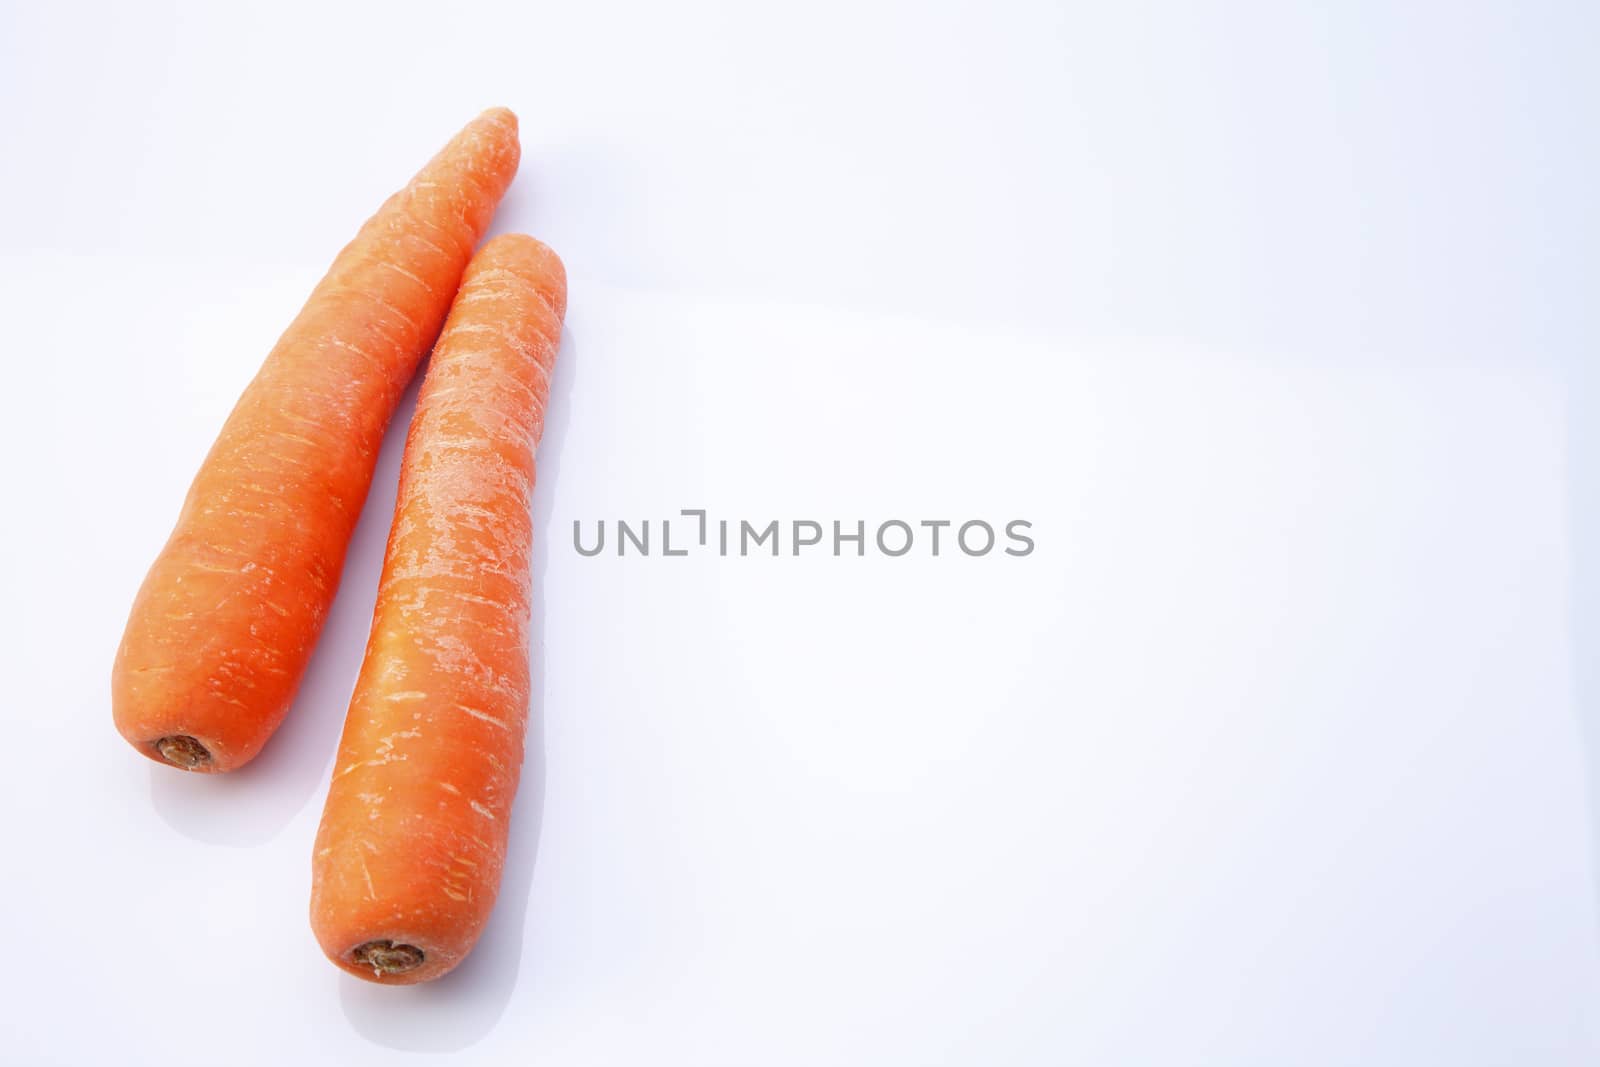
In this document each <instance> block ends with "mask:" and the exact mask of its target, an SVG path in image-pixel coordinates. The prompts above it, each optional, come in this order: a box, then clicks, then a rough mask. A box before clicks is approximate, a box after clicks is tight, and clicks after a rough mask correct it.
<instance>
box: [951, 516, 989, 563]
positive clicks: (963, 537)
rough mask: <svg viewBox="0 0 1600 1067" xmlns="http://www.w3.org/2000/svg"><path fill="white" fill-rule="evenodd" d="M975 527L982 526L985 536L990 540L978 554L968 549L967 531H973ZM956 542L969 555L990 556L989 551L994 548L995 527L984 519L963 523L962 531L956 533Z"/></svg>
mask: <svg viewBox="0 0 1600 1067" xmlns="http://www.w3.org/2000/svg"><path fill="white" fill-rule="evenodd" d="M974 526H981V527H982V528H983V532H984V535H985V536H986V537H988V538H989V540H988V542H987V543H986V544H985V545H984V546H983V547H982V548H980V549H978V550H977V551H976V552H974V551H973V550H972V549H971V548H968V547H967V531H968V530H970V529H972V528H973V527H974ZM956 541H957V542H958V543H959V544H960V545H961V551H963V552H965V553H966V554H967V555H969V556H986V555H988V554H989V550H990V549H991V548H993V547H994V527H993V526H990V525H989V524H988V523H986V522H984V521H983V520H982V519H973V520H972V521H971V522H965V523H962V524H961V529H959V530H957V531H956Z"/></svg>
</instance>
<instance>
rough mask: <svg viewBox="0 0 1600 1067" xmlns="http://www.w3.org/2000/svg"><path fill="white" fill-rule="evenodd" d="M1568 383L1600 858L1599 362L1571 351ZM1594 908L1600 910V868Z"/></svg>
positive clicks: (1572, 518)
mask: <svg viewBox="0 0 1600 1067" xmlns="http://www.w3.org/2000/svg"><path fill="white" fill-rule="evenodd" d="M1566 385H1567V410H1566V424H1567V515H1568V522H1569V523H1570V524H1571V544H1572V582H1571V589H1570V593H1571V599H1570V600H1569V602H1568V603H1569V604H1570V608H1569V610H1570V611H1571V626H1572V674H1573V679H1572V682H1573V701H1574V703H1575V705H1576V707H1577V711H1578V726H1579V728H1580V730H1581V731H1582V737H1583V749H1584V770H1585V771H1586V772H1587V776H1588V786H1589V830H1590V832H1589V838H1590V842H1591V844H1590V850H1589V855H1590V862H1591V863H1600V552H1597V551H1596V548H1597V547H1600V367H1597V366H1595V365H1594V363H1593V361H1592V360H1590V359H1589V358H1588V357H1587V356H1573V357H1569V358H1568V360H1567V365H1566ZM1595 909H1596V914H1597V916H1600V874H1597V875H1596V885H1595Z"/></svg>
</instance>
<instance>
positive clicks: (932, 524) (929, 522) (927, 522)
mask: <svg viewBox="0 0 1600 1067" xmlns="http://www.w3.org/2000/svg"><path fill="white" fill-rule="evenodd" d="M921 525H923V526H926V527H927V528H928V529H930V530H932V531H933V554H934V555H935V556H937V555H938V554H939V531H940V529H942V528H943V527H946V526H949V525H950V520H949V519H923V520H922V523H921Z"/></svg>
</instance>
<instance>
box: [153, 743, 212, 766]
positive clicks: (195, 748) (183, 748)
mask: <svg viewBox="0 0 1600 1067" xmlns="http://www.w3.org/2000/svg"><path fill="white" fill-rule="evenodd" d="M156 751H157V752H159V753H161V758H162V759H164V760H166V761H167V762H168V763H170V764H172V765H173V766H174V767H182V768H183V769H184V770H193V769H194V768H196V767H203V766H205V765H206V764H207V763H210V762H211V750H210V749H208V748H206V746H204V745H202V744H201V743H200V742H198V741H196V740H195V739H194V738H192V737H190V736H189V735H187V734H174V735H172V736H171V737H163V738H162V739H161V740H159V741H157V742H156Z"/></svg>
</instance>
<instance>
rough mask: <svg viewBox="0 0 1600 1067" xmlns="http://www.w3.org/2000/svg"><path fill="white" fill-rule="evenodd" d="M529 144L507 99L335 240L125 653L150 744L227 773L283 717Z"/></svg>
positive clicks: (163, 561)
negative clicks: (431, 351) (377, 480)
mask: <svg viewBox="0 0 1600 1067" xmlns="http://www.w3.org/2000/svg"><path fill="white" fill-rule="evenodd" d="M519 156H520V148H519V145H518V141H517V120H516V116H515V115H513V114H512V113H511V112H509V111H507V110H505V109H503V108H499V109H494V110H491V111H486V112H484V113H483V114H482V115H480V116H479V117H478V118H477V119H475V120H474V121H473V122H471V123H469V124H468V125H467V126H466V128H464V129H463V130H462V131H461V132H460V133H459V134H457V135H456V136H455V138H453V139H452V140H451V141H450V143H449V144H447V145H446V146H445V147H444V149H442V150H441V151H440V152H439V153H438V154H437V155H436V156H435V157H434V158H433V159H432V160H431V161H430V162H429V163H428V164H427V165H426V166H425V167H423V169H422V170H421V171H420V172H419V173H418V174H417V175H416V177H415V178H413V179H412V180H411V182H410V183H409V184H408V185H407V186H406V187H405V188H404V189H402V190H401V191H399V192H398V193H396V194H394V195H393V196H392V197H390V198H389V199H388V200H387V201H386V202H385V203H384V205H383V206H382V207H381V208H380V209H379V210H378V212H377V214H375V215H374V216H373V217H372V218H371V219H369V220H368V221H367V223H366V224H365V225H364V226H363V227H362V228H361V230H360V232H359V233H358V234H357V235H356V237H355V238H354V239H353V240H352V241H351V242H350V243H349V244H348V245H347V246H346V247H345V248H344V249H343V250H342V251H341V252H340V253H339V255H338V256H337V257H336V258H335V259H334V262H333V264H332V266H331V267H330V268H329V270H328V272H327V274H326V275H325V276H324V277H323V279H322V280H321V282H319V283H318V285H317V287H316V288H315V289H314V290H313V291H312V293H311V296H310V298H309V299H308V300H307V302H306V305H305V307H304V308H303V309H302V310H301V311H300V313H299V315H298V316H296V318H295V320H294V321H293V322H292V323H291V324H290V325H289V328H288V329H287V330H286V331H285V332H284V334H283V336H282V337H281V338H280V339H279V341H278V343H277V344H276V345H275V346H274V347H273V349H272V351H271V352H270V353H269V354H268V356H267V358H266V361H265V362H264V363H263V365H262V367H261V369H260V371H259V372H258V373H257V374H256V376H255V378H254V380H252V381H251V383H250V385H249V386H248V387H247V388H246V389H245V391H244V393H243V395H242V396H241V397H240V398H239V401H238V403H237V404H236V405H235V407H234V409H233V412H232V413H231V414H230V415H229V417H228V420H227V422H226V423H225V424H224V425H223V428H222V431H221V433H220V434H219V436H218V438H217V440H216V443H215V444H214V445H213V446H212V448H211V451H210V453H209V454H208V455H207V456H206V459H205V461H204V463H203V464H202V465H201V468H200V471H199V473H198V474H197V475H196V477H195V479H194V482H193V484H192V485H191V487H190V489H189V493H188V496H187V498H186V499H185V501H184V504H183V509H182V511H181V513H180V514H179V517H178V522H177V526H176V528H175V529H174V530H173V532H172V535H171V537H170V538H169V539H168V541H167V543H166V545H165V547H164V548H163V549H162V550H161V553H160V555H159V556H158V557H157V558H156V561H155V563H154V565H153V566H152V567H151V568H150V572H149V574H148V575H147V576H146V578H145V581H144V584H143V585H142V586H141V588H140V590H139V592H138V595H137V596H136V597H135V599H134V603H133V609H132V611H131V613H130V615H129V619H128V625H127V629H126V631H125V633H124V635H123V639H122V644H121V646H120V648H119V649H118V651H117V656H116V661H115V664H114V666H113V669H112V712H113V718H114V720H115V722H116V726H117V729H118V730H119V731H120V732H121V733H122V735H123V737H125V738H126V739H127V740H128V741H129V742H130V743H131V744H132V745H133V746H134V747H135V748H137V749H138V750H139V751H140V752H142V753H144V754H145V755H147V756H149V757H150V758H152V759H155V760H157V761H158V762H163V763H176V764H178V765H180V766H186V767H187V768H188V769H190V770H197V771H202V772H213V773H214V772H219V771H229V770H233V769H234V768H236V767H239V766H241V765H243V764H244V763H246V762H248V761H249V760H250V759H252V758H253V757H254V756H255V755H256V754H257V753H258V752H259V751H260V750H261V747H262V746H263V745H264V744H265V743H266V741H267V739H268V738H269V737H270V736H271V735H272V733H273V731H274V730H276V729H277V727H278V725H279V723H281V722H282V721H283V717H284V715H285V714H287V712H288V710H289V706H290V704H291V703H292V702H293V699H294V694H295V691H296V689H297V688H298V686H299V683H300V678H301V675H302V674H303V673H304V671H305V667H306V664H307V662H308V660H309V659H310V656H311V651H312V647H313V646H314V645H315V643H316V639H317V635H318V634H319V633H320V631H321V629H322V623H323V620H324V619H325V618H326V616H327V612H328V607H329V605H330V604H331V603H332V601H333V597H334V593H335V592H336V591H337V588H338V584H339V575H340V572H341V570H342V569H343V567H344V556H345V550H346V548H347V547H348V544H349V540H350V535H351V533H352V532H353V531H354V528H355V524H356V520H357V518H358V517H359V516H360V512H361V506H362V503H363V502H364V501H365V499H366V495H367V489H368V486H369V485H370V483H371V481H372V472H373V467H374V465H375V464H376V462H377V457H378V450H379V447H380V445H381V444H382V441H383V434H384V430H385V428H386V427H387V426H388V423H389V419H390V417H391V416H392V415H393V414H394V409H395V407H396V405H397V404H398V403H399V400H400V396H401V394H402V392H403V391H404V390H405V387H406V384H407V383H408V382H409V381H410V379H411V378H412V376H413V375H414V374H415V372H416V368H417V364H418V363H420V362H421V359H422V357H423V356H424V355H425V354H426V353H427V351H428V348H429V346H430V345H431V344H432V342H433V340H434V337H435V336H436V335H437V333H438V330H439V326H440V324H441V323H442V322H443V321H444V317H445V315H446V313H447V311H448V310H449V305H450V301H451V298H452V297H453V295H454V293H455V290H456V285H457V283H458V282H459V280H460V278H461V274H462V272H463V270H464V269H465V268H466V265H467V263H468V261H469V259H470V258H471V255H472V249H473V246H474V245H475V244H476V243H477V242H478V240H479V238H481V237H482V236H483V233H484V231H485V230H487V229H488V226H489V221H490V218H491V217H492V216H493V214H494V209H495V206H496V205H497V204H498V203H499V200H500V197H501V196H502V194H504V192H505V190H506V187H507V186H508V185H509V184H510V182H511V179H512V177H513V175H515V173H516V169H517V163H518V160H519ZM174 738H176V739H177V740H178V744H177V745H176V746H174V745H173V744H172V739H174ZM163 753H166V755H165V756H164V755H163ZM174 753H177V754H178V755H181V756H183V757H184V758H183V759H181V760H180V759H175V758H173V755H174ZM191 760H193V761H194V762H192V763H191V762H190V761H191Z"/></svg>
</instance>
